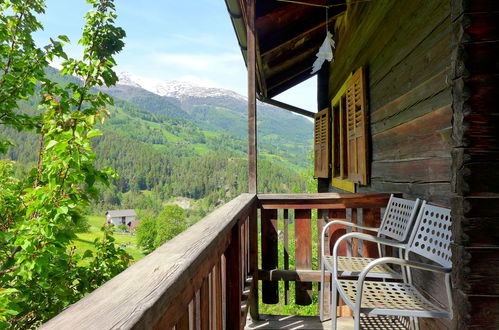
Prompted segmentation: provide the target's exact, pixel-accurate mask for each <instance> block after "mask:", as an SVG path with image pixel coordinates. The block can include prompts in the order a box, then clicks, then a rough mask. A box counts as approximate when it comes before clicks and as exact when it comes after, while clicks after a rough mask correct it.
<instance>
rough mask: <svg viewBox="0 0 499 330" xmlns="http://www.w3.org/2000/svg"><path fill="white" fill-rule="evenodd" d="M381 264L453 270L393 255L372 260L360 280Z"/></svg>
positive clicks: (432, 270) (430, 269)
mask: <svg viewBox="0 0 499 330" xmlns="http://www.w3.org/2000/svg"><path fill="white" fill-rule="evenodd" d="M381 264H396V265H401V266H406V267H410V268H418V269H422V270H426V271H430V272H435V273H443V274H448V273H450V272H451V271H452V268H447V267H441V266H435V265H430V264H425V263H423V262H418V261H412V260H406V259H402V258H393V257H384V258H379V259H376V260H373V261H371V262H370V263H369V264H367V265H366V266H365V267H364V269H363V270H362V272H361V273H360V274H359V282H360V281H363V280H364V279H365V278H366V276H367V274H368V273H369V271H370V270H371V269H373V268H374V267H376V266H379V265H381Z"/></svg>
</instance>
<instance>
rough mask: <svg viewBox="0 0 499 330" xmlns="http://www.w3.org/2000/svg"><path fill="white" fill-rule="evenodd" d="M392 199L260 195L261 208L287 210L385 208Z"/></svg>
mask: <svg viewBox="0 0 499 330" xmlns="http://www.w3.org/2000/svg"><path fill="white" fill-rule="evenodd" d="M389 198H390V194H389V193H366V194H338V193H316V194H258V201H259V206H260V207H261V208H264V209H266V208H268V209H271V208H287V209H306V208H310V209H312V208H315V209H342V208H351V207H372V208H376V207H384V206H386V204H387V203H388V199H389Z"/></svg>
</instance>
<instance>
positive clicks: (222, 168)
mask: <svg viewBox="0 0 499 330" xmlns="http://www.w3.org/2000/svg"><path fill="white" fill-rule="evenodd" d="M47 75H48V76H49V77H50V78H51V79H52V80H54V81H58V82H59V83H61V84H64V83H67V82H75V81H77V80H76V78H72V77H67V76H61V75H60V73H59V72H58V71H57V70H55V69H53V68H50V69H49V70H48V71H47ZM119 77H120V81H119V83H118V84H117V85H116V86H114V87H112V88H109V89H105V90H104V91H105V92H107V93H108V94H110V95H111V96H113V98H114V105H113V106H110V107H109V110H110V112H111V118H110V119H108V120H107V121H106V122H105V123H104V124H103V125H102V126H101V127H100V129H101V130H102V131H103V132H104V135H103V136H101V137H98V138H96V139H95V141H94V148H95V151H96V155H97V162H98V165H99V166H111V167H113V168H115V170H116V171H117V172H118V174H119V175H120V179H119V180H117V181H116V182H115V185H114V186H113V187H112V188H109V189H108V190H107V191H106V193H105V194H104V195H105V198H103V201H102V202H103V203H104V204H105V207H111V206H116V207H126V208H134V207H137V206H136V205H131V204H130V201H128V202H125V200H126V198H124V194H127V193H128V192H130V191H150V192H152V193H156V194H158V195H159V196H160V199H161V200H166V199H168V198H172V197H175V196H184V197H190V198H194V199H206V200H207V203H212V204H214V203H215V202H217V201H219V200H227V199H230V198H234V197H235V196H237V195H238V194H240V193H241V192H244V191H246V183H247V139H246V136H247V114H246V112H247V100H246V98H245V97H244V96H241V95H239V94H237V93H235V92H233V91H229V90H224V89H216V88H206V87H200V86H194V85H191V84H187V83H185V82H178V81H160V80H152V79H146V78H141V77H137V76H134V75H131V74H127V73H122V74H120V75H119ZM36 103H37V102H35V101H34V100H29V101H27V102H22V104H21V111H25V112H28V113H29V112H34V111H36V110H35V109H36ZM257 117H258V148H259V159H260V161H259V179H260V180H259V191H261V192H276V193H277V192H291V190H293V189H294V190H301V191H303V190H304V189H306V180H305V179H304V177H303V175H302V173H303V170H305V169H307V168H310V166H311V164H310V162H309V161H308V154H309V150H310V149H311V146H312V133H313V129H312V122H311V121H310V120H308V119H306V118H304V117H302V116H298V115H294V114H291V113H289V112H287V111H285V110H282V109H279V108H276V107H273V106H269V105H266V104H259V106H258V114H257ZM0 135H3V136H6V137H7V138H10V139H11V140H13V142H14V143H15V144H16V145H17V147H15V148H11V150H9V152H8V155H7V156H8V157H9V158H11V159H13V160H16V161H17V162H18V163H21V164H29V163H33V162H34V161H36V152H35V150H34V149H35V147H34V146H35V145H36V134H34V133H33V132H16V131H14V130H11V129H8V128H1V127H0ZM125 204H126V205H125ZM103 207H104V206H103Z"/></svg>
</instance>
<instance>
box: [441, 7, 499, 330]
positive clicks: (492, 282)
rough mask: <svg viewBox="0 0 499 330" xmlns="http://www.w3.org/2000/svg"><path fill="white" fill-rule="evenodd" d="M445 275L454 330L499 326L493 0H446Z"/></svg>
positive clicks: (497, 76) (497, 75)
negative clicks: (448, 228) (449, 22)
mask: <svg viewBox="0 0 499 330" xmlns="http://www.w3.org/2000/svg"><path fill="white" fill-rule="evenodd" d="M451 6H452V15H453V22H454V23H453V29H452V31H453V50H452V67H451V72H452V74H453V86H452V94H453V104H452V107H453V122H454V125H453V139H454V140H455V141H456V148H455V149H454V150H453V152H452V159H453V164H452V170H453V176H452V178H453V179H452V188H453V191H454V192H455V195H454V196H453V198H452V206H453V207H452V211H453V221H454V224H453V235H454V237H455V242H456V243H455V246H454V248H453V258H452V259H453V263H454V264H456V265H457V266H458V267H457V268H456V269H455V271H454V274H453V282H454V284H455V288H456V292H457V294H456V296H455V301H456V304H455V305H456V310H455V313H456V314H457V315H458V317H457V320H456V322H455V324H454V325H455V328H457V329H495V328H497V327H498V326H499V313H497V311H498V310H499V292H498V287H497V271H493V270H491V268H494V267H495V265H496V264H497V260H496V259H497V257H496V256H497V252H498V250H497V237H498V233H497V230H496V227H497V222H496V220H495V219H497V218H499V211H497V207H496V206H494V204H496V205H497V202H498V201H499V189H498V188H499V184H498V183H497V182H498V178H499V174H498V171H499V170H498V169H497V161H498V159H499V158H498V155H499V148H498V145H499V144H498V143H499V132H498V130H497V127H498V126H497V125H498V124H499V119H498V118H499V110H498V107H497V106H498V104H499V101H498V100H497V95H498V92H499V88H498V83H499V67H498V65H497V58H498V55H499V36H498V29H497V17H498V16H497V15H498V14H497V13H498V10H499V7H498V2H497V1H490V0H477V1H469V0H453V1H452V2H451Z"/></svg>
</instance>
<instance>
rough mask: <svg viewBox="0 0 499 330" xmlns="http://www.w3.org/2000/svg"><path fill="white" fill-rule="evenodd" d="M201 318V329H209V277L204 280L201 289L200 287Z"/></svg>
mask: <svg viewBox="0 0 499 330" xmlns="http://www.w3.org/2000/svg"><path fill="white" fill-rule="evenodd" d="M199 296H200V299H199V307H200V311H199V318H200V328H201V330H207V329H209V328H210V309H209V307H210V291H209V285H208V278H205V279H204V280H203V284H202V285H201V289H199Z"/></svg>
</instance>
